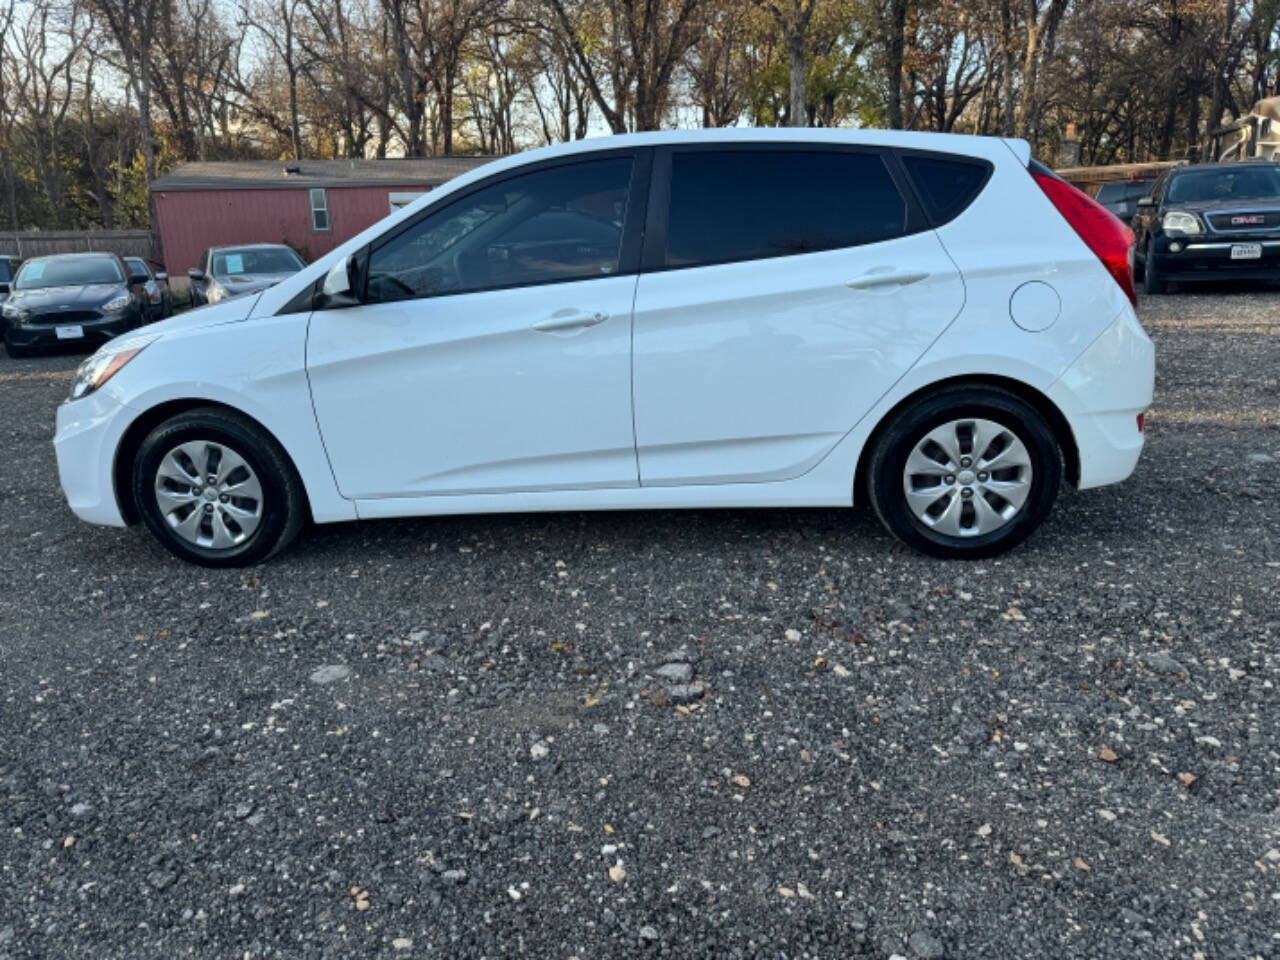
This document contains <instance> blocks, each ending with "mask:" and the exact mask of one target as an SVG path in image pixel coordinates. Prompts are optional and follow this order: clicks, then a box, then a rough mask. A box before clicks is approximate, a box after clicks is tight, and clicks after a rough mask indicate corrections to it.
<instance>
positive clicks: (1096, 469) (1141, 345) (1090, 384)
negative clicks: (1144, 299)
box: [1047, 308, 1156, 490]
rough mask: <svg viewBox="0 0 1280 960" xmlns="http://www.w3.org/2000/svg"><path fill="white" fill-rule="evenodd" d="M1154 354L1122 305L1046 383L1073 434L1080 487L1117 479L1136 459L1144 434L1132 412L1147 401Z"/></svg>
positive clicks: (1144, 406) (1152, 384) (1152, 382)
mask: <svg viewBox="0 0 1280 960" xmlns="http://www.w3.org/2000/svg"><path fill="white" fill-rule="evenodd" d="M1155 359H1156V355H1155V346H1154V345H1153V344H1152V343H1151V340H1150V338H1149V337H1148V336H1147V334H1146V331H1145V330H1143V329H1142V325H1141V324H1140V323H1138V320H1137V317H1136V316H1134V313H1133V311H1132V310H1131V309H1128V308H1126V309H1125V311H1124V312H1123V313H1122V314H1121V316H1120V317H1119V318H1118V319H1117V320H1116V321H1115V322H1114V323H1112V324H1111V326H1109V327H1108V328H1107V329H1106V330H1105V331H1103V333H1102V335H1101V336H1099V337H1098V338H1097V339H1096V340H1095V341H1094V342H1093V343H1092V344H1090V346H1089V347H1088V349H1086V350H1085V351H1084V353H1082V354H1081V355H1080V356H1079V357H1077V358H1076V360H1075V362H1074V363H1072V364H1071V366H1069V367H1068V368H1067V370H1066V372H1065V373H1063V375H1062V376H1061V377H1059V378H1058V379H1057V380H1056V381H1055V382H1054V383H1053V384H1052V385H1051V386H1050V387H1049V389H1048V391H1047V393H1048V395H1049V398H1050V399H1051V400H1052V401H1053V402H1054V403H1055V404H1057V406H1058V409H1059V410H1061V411H1062V414H1063V415H1064V416H1065V417H1066V418H1067V423H1068V425H1069V426H1070V427H1071V432H1072V435H1073V436H1074V437H1075V441H1076V449H1077V451H1078V452H1079V454H1080V480H1079V484H1078V486H1079V488H1080V489H1081V490H1085V489H1088V488H1089V487H1101V486H1105V485H1106V484H1109V483H1119V482H1120V481H1121V480H1124V479H1125V478H1127V477H1128V476H1129V475H1130V474H1132V473H1133V471H1134V468H1135V467H1136V466H1137V465H1138V458H1139V457H1140V456H1141V455H1142V447H1143V444H1144V442H1145V439H1146V438H1145V435H1144V434H1143V432H1142V431H1141V430H1139V429H1138V414H1140V413H1143V412H1144V411H1145V410H1146V409H1147V408H1148V407H1150V406H1151V398H1152V394H1153V392H1154V389H1155Z"/></svg>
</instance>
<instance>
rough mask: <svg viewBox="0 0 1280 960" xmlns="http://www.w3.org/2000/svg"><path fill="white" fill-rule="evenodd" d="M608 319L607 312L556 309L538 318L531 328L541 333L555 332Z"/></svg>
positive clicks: (592, 325)
mask: <svg viewBox="0 0 1280 960" xmlns="http://www.w3.org/2000/svg"><path fill="white" fill-rule="evenodd" d="M608 319H609V315H608V314H607V313H599V312H596V313H586V312H585V311H582V310H557V311H556V312H555V313H553V314H552V315H551V316H549V317H547V319H545V320H539V321H538V322H537V323H535V324H534V325H533V329H535V330H537V331H539V332H541V333H556V332H559V331H563V330H576V329H578V328H579V327H594V326H595V325H596V324H597V323H604V322H605V321H606V320H608Z"/></svg>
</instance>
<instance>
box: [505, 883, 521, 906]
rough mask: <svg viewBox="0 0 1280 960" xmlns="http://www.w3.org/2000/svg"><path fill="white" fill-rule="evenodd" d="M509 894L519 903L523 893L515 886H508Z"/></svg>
mask: <svg viewBox="0 0 1280 960" xmlns="http://www.w3.org/2000/svg"><path fill="white" fill-rule="evenodd" d="M507 896H508V897H510V898H511V899H512V900H513V901H514V902H516V903H519V902H520V899H521V897H522V896H523V894H521V893H520V891H519V890H517V889H516V888H515V887H507Z"/></svg>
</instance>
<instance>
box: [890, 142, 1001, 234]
mask: <svg viewBox="0 0 1280 960" xmlns="http://www.w3.org/2000/svg"><path fill="white" fill-rule="evenodd" d="M902 165H903V166H904V167H906V168H907V173H908V174H909V175H910V177H911V180H912V182H913V183H914V184H915V185H916V192H917V193H919V194H920V201H921V202H922V203H923V204H924V209H925V212H926V213H928V214H929V219H931V220H932V221H933V222H934V223H935V224H941V223H946V222H947V221H948V220H952V219H954V218H955V217H956V216H958V215H959V214H960V212H961V211H962V210H964V208H965V207H967V206H969V204H971V203H972V202H973V200H974V198H975V197H976V196H977V195H978V193H979V191H981V190H982V187H983V185H984V184H985V183H986V182H987V177H988V176H989V175H990V173H991V168H990V167H989V166H987V164H985V163H977V162H974V161H972V160H955V159H951V158H943V157H922V156H912V155H910V154H907V155H904V156H903V158H902Z"/></svg>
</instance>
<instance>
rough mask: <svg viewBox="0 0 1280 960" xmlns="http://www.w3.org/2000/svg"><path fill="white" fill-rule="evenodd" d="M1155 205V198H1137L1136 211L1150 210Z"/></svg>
mask: <svg viewBox="0 0 1280 960" xmlns="http://www.w3.org/2000/svg"><path fill="white" fill-rule="evenodd" d="M1155 205H1156V198H1155V197H1139V198H1138V209H1139V210H1149V209H1151V208H1152V207H1154V206H1155Z"/></svg>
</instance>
